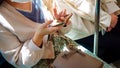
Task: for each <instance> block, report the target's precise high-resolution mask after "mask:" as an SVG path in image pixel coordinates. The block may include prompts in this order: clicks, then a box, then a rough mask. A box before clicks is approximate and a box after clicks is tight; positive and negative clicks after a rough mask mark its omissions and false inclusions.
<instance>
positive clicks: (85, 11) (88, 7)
mask: <svg viewBox="0 0 120 68" xmlns="http://www.w3.org/2000/svg"><path fill="white" fill-rule="evenodd" d="M93 2H94V1H91V2H88V1H87V0H82V1H81V0H76V1H69V2H67V1H65V0H58V5H59V7H60V8H63V9H64V8H65V9H67V10H68V11H69V12H73V13H75V14H77V15H78V16H79V17H81V18H84V19H86V20H89V21H92V22H95V5H93ZM110 23H111V16H110V15H109V14H108V13H107V12H105V11H103V10H102V9H100V26H101V27H102V28H103V29H105V30H106V27H108V26H109V25H110Z"/></svg>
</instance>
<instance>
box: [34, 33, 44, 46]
mask: <svg viewBox="0 0 120 68" xmlns="http://www.w3.org/2000/svg"><path fill="white" fill-rule="evenodd" d="M43 37H44V36H37V35H34V37H33V38H32V40H33V42H34V43H35V44H36V45H37V46H38V47H41V46H42V45H41V44H42V41H43Z"/></svg>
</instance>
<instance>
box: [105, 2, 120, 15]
mask: <svg viewBox="0 0 120 68" xmlns="http://www.w3.org/2000/svg"><path fill="white" fill-rule="evenodd" d="M106 5H107V7H108V13H109V14H111V13H114V12H116V11H118V10H120V8H119V7H118V6H117V4H116V3H114V2H109V3H107V4H106Z"/></svg>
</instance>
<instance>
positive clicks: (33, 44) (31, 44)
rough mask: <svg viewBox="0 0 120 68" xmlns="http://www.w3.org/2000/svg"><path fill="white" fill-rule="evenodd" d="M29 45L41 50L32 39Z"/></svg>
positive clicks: (33, 48) (31, 47)
mask: <svg viewBox="0 0 120 68" xmlns="http://www.w3.org/2000/svg"><path fill="white" fill-rule="evenodd" d="M28 47H29V48H30V49H32V50H41V49H42V48H39V47H38V46H37V45H36V44H35V43H34V42H33V41H32V40H30V42H29V45H28Z"/></svg>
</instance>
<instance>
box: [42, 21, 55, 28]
mask: <svg viewBox="0 0 120 68" xmlns="http://www.w3.org/2000/svg"><path fill="white" fill-rule="evenodd" d="M52 22H53V20H49V21H47V22H45V23H44V24H43V26H44V27H47V26H49V25H50V24H51V23H52Z"/></svg>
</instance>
